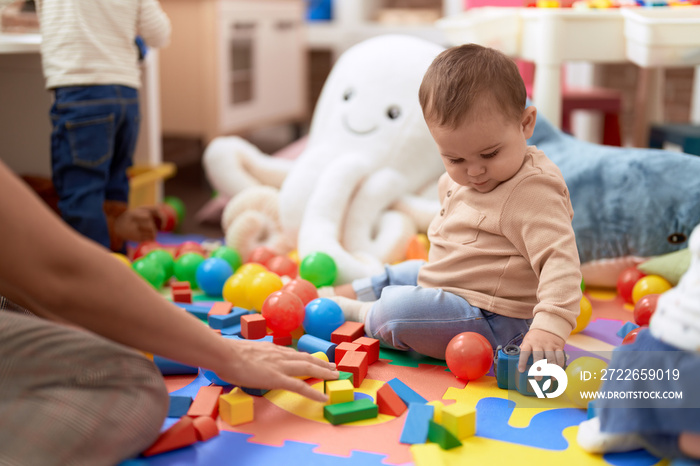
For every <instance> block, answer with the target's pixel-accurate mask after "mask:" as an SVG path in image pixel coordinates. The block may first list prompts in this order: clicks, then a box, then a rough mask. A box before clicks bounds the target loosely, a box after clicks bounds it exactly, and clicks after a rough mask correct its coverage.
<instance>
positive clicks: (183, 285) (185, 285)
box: [170, 282, 192, 290]
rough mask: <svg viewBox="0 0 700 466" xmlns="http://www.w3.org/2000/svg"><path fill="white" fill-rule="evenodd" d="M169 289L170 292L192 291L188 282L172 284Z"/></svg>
mask: <svg viewBox="0 0 700 466" xmlns="http://www.w3.org/2000/svg"><path fill="white" fill-rule="evenodd" d="M170 288H171V289H172V290H192V285H190V282H173V283H172V284H171V285H170Z"/></svg>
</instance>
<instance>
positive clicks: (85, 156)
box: [51, 85, 140, 248]
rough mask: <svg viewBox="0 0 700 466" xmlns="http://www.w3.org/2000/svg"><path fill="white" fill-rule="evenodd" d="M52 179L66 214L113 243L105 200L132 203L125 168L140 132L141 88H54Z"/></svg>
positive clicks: (95, 236)
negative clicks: (108, 225) (105, 211)
mask: <svg viewBox="0 0 700 466" xmlns="http://www.w3.org/2000/svg"><path fill="white" fill-rule="evenodd" d="M51 122H52V124H53V131H52V133H51V164H52V178H53V184H54V187H55V188H56V192H57V194H58V197H59V201H58V208H59V210H60V211H61V216H62V217H63V219H64V220H65V221H66V222H67V223H68V224H69V225H71V226H72V227H73V228H74V229H76V230H77V231H79V232H80V233H82V234H83V235H85V236H87V237H88V238H91V239H93V240H95V241H97V242H98V243H100V244H102V245H104V246H105V247H107V248H109V246H110V238H109V230H108V227H107V219H106V217H105V214H104V210H103V203H104V201H105V200H109V201H117V202H124V203H126V202H128V199H129V180H128V179H127V174H126V170H127V168H128V167H130V166H131V164H132V158H133V154H134V150H135V148H136V140H137V138H138V133H139V124H140V114H139V93H138V90H137V89H133V88H130V87H126V86H112V85H108V86H71V87H61V88H57V89H55V100H54V104H53V106H52V107H51Z"/></svg>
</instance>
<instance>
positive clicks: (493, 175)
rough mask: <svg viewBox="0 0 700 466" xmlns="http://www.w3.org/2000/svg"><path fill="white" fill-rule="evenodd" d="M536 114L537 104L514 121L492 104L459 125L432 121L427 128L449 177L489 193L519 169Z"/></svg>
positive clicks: (481, 191) (463, 184) (461, 183)
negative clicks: (440, 124)
mask: <svg viewBox="0 0 700 466" xmlns="http://www.w3.org/2000/svg"><path fill="white" fill-rule="evenodd" d="M482 108H483V107H482ZM536 114H537V112H536V110H535V108H534V107H528V108H526V109H525V111H524V112H523V116H522V118H521V119H520V121H515V120H513V118H507V117H506V116H505V115H504V114H503V113H502V112H501V111H500V110H499V109H498V107H495V106H491V107H490V108H489V109H487V110H486V111H484V112H481V113H479V114H477V115H469V116H468V117H467V118H466V120H465V121H464V122H462V123H461V124H460V125H459V126H458V127H457V128H454V129H453V128H445V127H439V126H435V125H431V124H430V123H428V128H429V129H430V133H431V134H432V135H433V139H435V142H436V143H437V146H438V149H439V151H440V155H441V157H442V162H443V163H444V164H445V169H446V170H447V173H448V175H449V176H450V178H452V180H454V181H455V182H456V183H458V184H460V185H462V186H467V187H470V188H472V189H474V190H476V191H478V192H480V193H488V192H490V191H492V190H493V189H495V188H496V186H498V185H499V184H501V183H502V182H504V181H507V180H509V179H510V178H512V177H513V175H515V174H516V173H517V172H518V170H520V167H521V166H522V164H523V160H524V159H525V152H526V151H527V139H528V138H529V137H530V136H532V131H533V130H534V127H535V119H536Z"/></svg>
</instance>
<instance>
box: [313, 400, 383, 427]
mask: <svg viewBox="0 0 700 466" xmlns="http://www.w3.org/2000/svg"><path fill="white" fill-rule="evenodd" d="M378 413H379V410H378V408H377V405H376V404H374V403H372V401H370V400H369V399H367V398H360V399H359V400H355V401H349V402H347V403H338V404H333V405H326V406H324V407H323V417H324V418H326V420H327V421H328V422H330V423H331V424H333V425H334V426H335V425H338V424H347V423H348V422H354V421H361V420H363V419H372V418H374V417H377V415H378Z"/></svg>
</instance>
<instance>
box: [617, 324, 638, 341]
mask: <svg viewBox="0 0 700 466" xmlns="http://www.w3.org/2000/svg"><path fill="white" fill-rule="evenodd" d="M637 327H639V325H637V324H635V323H634V322H625V324H624V325H623V326H622V327H620V330H618V331H617V336H618V337H620V338H625V337H626V336H627V334H628V333H630V332H631V331H632V330H634V329H635V328H637Z"/></svg>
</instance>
